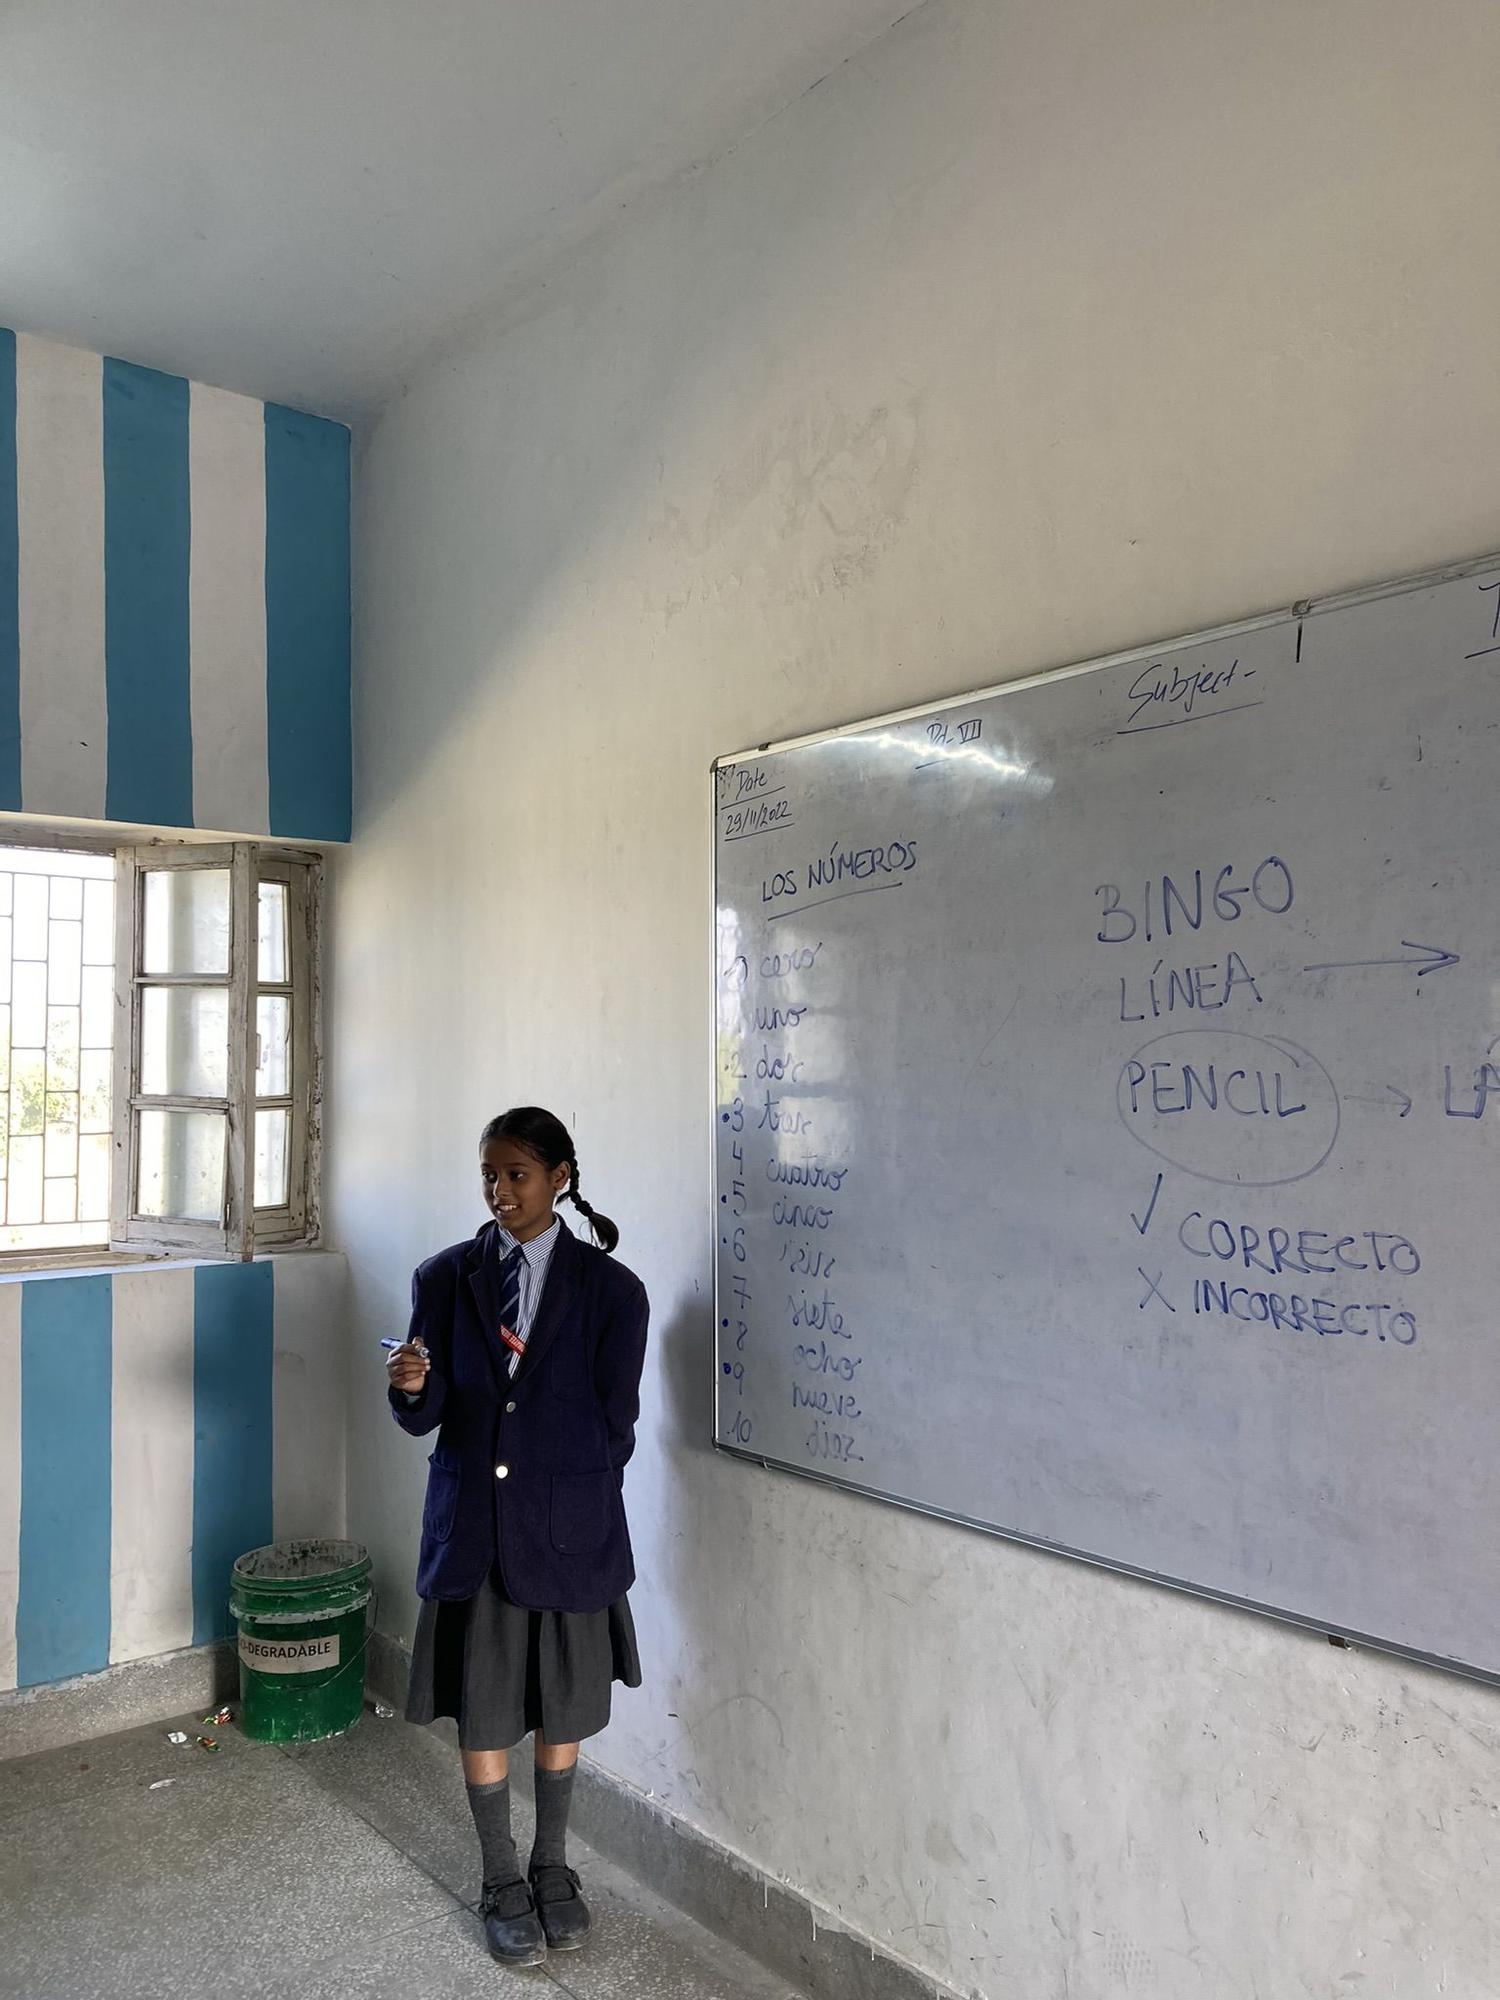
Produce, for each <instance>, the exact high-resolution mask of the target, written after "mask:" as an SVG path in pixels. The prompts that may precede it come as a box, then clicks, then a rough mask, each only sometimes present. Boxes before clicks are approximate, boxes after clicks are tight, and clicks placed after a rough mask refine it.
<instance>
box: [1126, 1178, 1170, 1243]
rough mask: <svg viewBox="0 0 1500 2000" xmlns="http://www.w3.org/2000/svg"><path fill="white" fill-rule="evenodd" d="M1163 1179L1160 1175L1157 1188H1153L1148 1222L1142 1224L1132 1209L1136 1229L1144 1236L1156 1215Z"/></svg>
mask: <svg viewBox="0 0 1500 2000" xmlns="http://www.w3.org/2000/svg"><path fill="white" fill-rule="evenodd" d="M1162 1178H1163V1177H1162V1175H1160V1174H1158V1175H1157V1176H1156V1186H1155V1187H1154V1188H1152V1190H1151V1199H1150V1201H1148V1202H1147V1203H1146V1220H1145V1221H1144V1222H1142V1220H1141V1218H1140V1217H1139V1216H1138V1215H1137V1214H1136V1212H1135V1210H1134V1209H1132V1210H1131V1212H1130V1219H1131V1221H1132V1222H1133V1223H1134V1224H1135V1226H1136V1228H1137V1229H1138V1230H1139V1231H1140V1233H1141V1235H1142V1236H1144V1235H1145V1233H1146V1231H1147V1230H1148V1229H1149V1228H1150V1227H1151V1218H1152V1216H1153V1215H1154V1214H1155V1213H1156V1197H1157V1196H1158V1195H1159V1194H1160V1193H1161V1184H1162Z"/></svg>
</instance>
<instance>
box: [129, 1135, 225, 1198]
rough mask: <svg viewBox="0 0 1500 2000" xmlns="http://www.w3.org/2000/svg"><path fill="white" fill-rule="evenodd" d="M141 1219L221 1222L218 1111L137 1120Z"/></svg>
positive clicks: (221, 1140) (221, 1148) (221, 1161)
mask: <svg viewBox="0 0 1500 2000" xmlns="http://www.w3.org/2000/svg"><path fill="white" fill-rule="evenodd" d="M137 1117H138V1121H139V1122H138V1126H137V1130H138V1133H139V1145H140V1153H139V1165H138V1169H137V1177H136V1205H135V1212H136V1214H137V1215H152V1216H168V1215H169V1216H175V1217H178V1218H180V1219H181V1220H183V1221H187V1222H222V1220H223V1216H224V1129H225V1122H226V1121H225V1119H224V1117H223V1115H222V1113H220V1112H217V1111H142V1112H139V1113H138V1114H137Z"/></svg>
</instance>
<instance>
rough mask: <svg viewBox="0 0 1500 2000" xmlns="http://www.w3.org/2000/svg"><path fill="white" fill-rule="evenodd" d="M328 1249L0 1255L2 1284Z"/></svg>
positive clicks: (285, 1246)
mask: <svg viewBox="0 0 1500 2000" xmlns="http://www.w3.org/2000/svg"><path fill="white" fill-rule="evenodd" d="M327 1249H328V1246H327V1244H326V1243H323V1242H315V1243H268V1244H267V1245H266V1247H265V1249H264V1250H257V1251H256V1253H255V1255H254V1257H252V1258H250V1259H248V1260H242V1259H240V1258H238V1257H198V1256H194V1255H193V1254H192V1253H191V1252H190V1251H176V1252H173V1251H167V1250H104V1249H101V1250H84V1249H79V1250H75V1251H70V1252H68V1253H66V1254H59V1253H52V1254H50V1255H47V1256H36V1257H30V1256H27V1255H26V1253H25V1252H24V1251H13V1252H10V1253H9V1254H7V1255H4V1256H0V1285H3V1284H7V1283H12V1282H17V1281H20V1280H22V1279H30V1278H87V1277H99V1276H103V1275H107V1274H108V1273H110V1272H112V1271H181V1270H190V1269H192V1268H194V1267H195V1266H197V1265H199V1264H238V1263H240V1262H242V1261H249V1262H250V1263H254V1264H263V1263H265V1262H266V1261H267V1260H268V1259H269V1258H272V1257H301V1256H306V1255H308V1254H309V1253H311V1254H313V1255H317V1253H318V1252H319V1251H322V1252H325V1253H326V1251H327Z"/></svg>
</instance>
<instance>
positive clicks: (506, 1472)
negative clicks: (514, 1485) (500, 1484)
mask: <svg viewBox="0 0 1500 2000" xmlns="http://www.w3.org/2000/svg"><path fill="white" fill-rule="evenodd" d="M509 1476H510V1467H509V1466H508V1465H497V1466H496V1467H495V1477H496V1478H497V1479H506V1478H508V1477H509Z"/></svg>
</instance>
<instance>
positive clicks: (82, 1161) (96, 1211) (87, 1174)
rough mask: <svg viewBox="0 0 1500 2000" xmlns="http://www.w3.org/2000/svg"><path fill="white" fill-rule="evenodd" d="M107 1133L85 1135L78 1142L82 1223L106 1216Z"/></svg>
mask: <svg viewBox="0 0 1500 2000" xmlns="http://www.w3.org/2000/svg"><path fill="white" fill-rule="evenodd" d="M109 1143H110V1142H109V1133H108V1132H107V1131H104V1132H86V1133H85V1134H84V1135H83V1137H82V1138H81V1139H80V1140H79V1141H78V1213H79V1216H80V1217H81V1218H82V1220H83V1221H85V1222H99V1221H103V1220H105V1219H107V1218H108V1215H109Z"/></svg>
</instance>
